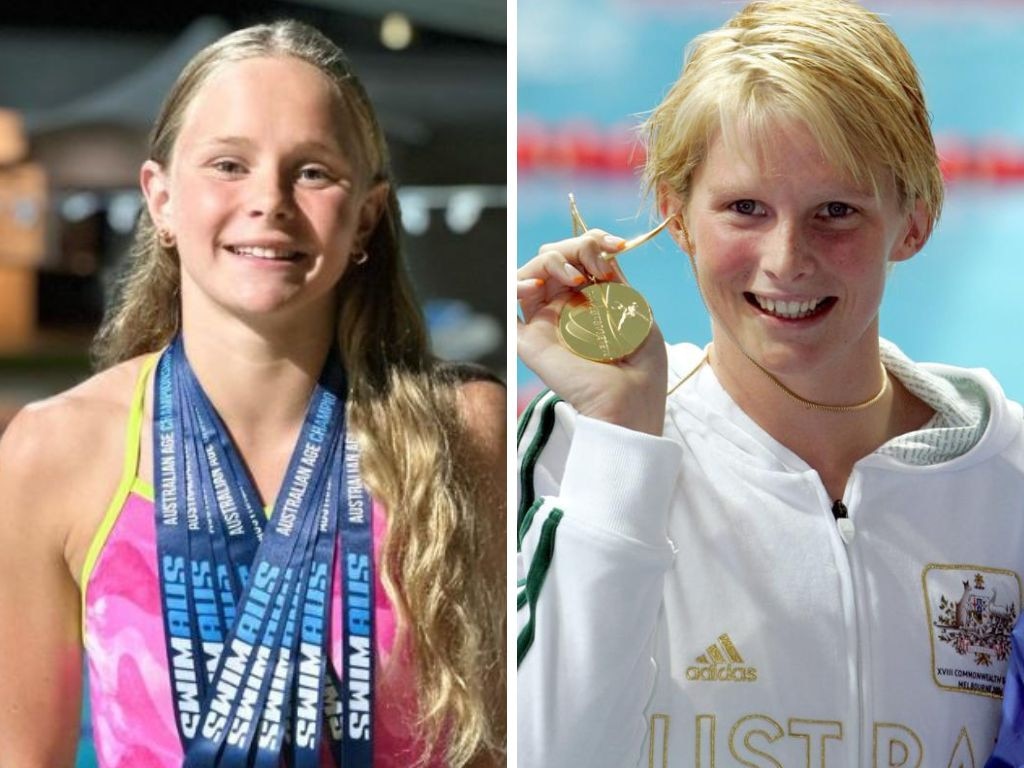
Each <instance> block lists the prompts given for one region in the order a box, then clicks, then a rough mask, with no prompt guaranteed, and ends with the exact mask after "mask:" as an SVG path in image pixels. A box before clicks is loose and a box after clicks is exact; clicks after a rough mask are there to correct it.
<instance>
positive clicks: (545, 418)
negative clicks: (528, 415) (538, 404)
mask: <svg viewBox="0 0 1024 768" xmlns="http://www.w3.org/2000/svg"><path fill="white" fill-rule="evenodd" d="M560 402H562V398H560V397H557V396H556V397H552V398H551V399H550V400H548V401H547V402H546V403H544V406H543V410H542V411H541V414H540V417H539V420H540V424H539V426H538V427H537V432H536V434H535V435H534V436H533V441H532V442H531V443H530V447H529V448H527V449H526V453H524V454H523V460H522V462H521V463H520V465H519V513H518V521H519V525H520V526H521V525H522V522H523V518H524V517H525V516H526V513H527V510H529V508H530V505H531V504H533V500H534V486H533V470H534V468H535V467H536V466H537V459H538V458H539V457H540V452H541V450H542V449H543V448H544V446H545V445H547V442H548V438H549V437H551V432H552V430H553V429H554V428H555V406H556V405H558V403H560Z"/></svg>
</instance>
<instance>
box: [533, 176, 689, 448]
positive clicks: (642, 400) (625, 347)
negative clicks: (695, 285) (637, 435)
mask: <svg viewBox="0 0 1024 768" xmlns="http://www.w3.org/2000/svg"><path fill="white" fill-rule="evenodd" d="M569 210H570V215H571V217H572V223H573V237H572V238H570V239H567V240H562V241H560V242H557V243H552V244H549V245H544V246H541V248H540V252H539V253H538V255H537V256H536V257H534V258H533V259H532V260H530V261H529V262H528V263H527V264H525V265H524V266H523V267H522V268H521V269H520V270H519V272H518V274H517V297H518V299H519V305H520V308H521V310H522V315H523V319H522V321H521V322H520V323H519V328H518V330H519V355H520V357H521V358H522V360H523V362H524V363H526V365H528V366H529V367H530V368H531V369H533V370H534V371H535V372H536V373H537V374H538V375H539V376H540V377H541V379H542V380H543V381H544V383H545V384H547V386H548V387H550V388H551V389H553V390H554V391H556V392H558V394H559V395H560V396H561V397H562V398H564V399H565V400H567V401H569V402H571V403H572V404H573V406H574V407H575V408H576V409H577V410H578V411H579V412H580V413H583V414H585V415H589V416H593V417H595V418H599V419H602V420H605V421H609V422H611V423H616V424H621V425H623V426H627V427H630V428H633V429H638V430H641V431H649V432H653V433H656V434H657V433H660V431H661V422H662V419H663V416H664V397H663V396H661V395H663V392H664V386H665V378H666V366H667V362H666V359H665V351H664V345H663V343H662V338H661V334H660V332H659V331H658V329H657V325H656V324H655V323H654V319H653V315H652V312H651V308H650V306H649V305H648V303H647V302H646V300H645V299H644V298H643V296H642V295H641V294H640V293H639V292H638V291H637V290H636V289H634V288H633V287H631V286H630V285H628V284H627V283H626V280H625V276H624V275H623V274H622V272H621V270H620V269H619V267H618V264H617V263H616V261H615V258H616V257H617V256H619V255H621V254H622V253H625V252H626V251H628V250H631V249H633V248H636V247H637V246H639V245H641V244H643V243H646V242H647V241H648V240H650V239H651V238H653V237H654V236H656V235H657V234H658V233H659V232H661V230H662V229H664V228H665V227H666V226H667V225H668V224H669V222H670V221H671V218H669V219H666V220H665V221H663V222H662V223H661V224H659V225H658V226H657V227H655V228H654V229H653V230H651V231H650V232H647V233H645V234H643V235H640V236H638V237H635V238H633V239H631V240H623V239H622V238H619V237H615V236H613V235H609V234H606V233H605V232H603V231H601V230H597V229H588V228H587V225H586V223H585V222H584V221H583V218H582V216H581V215H580V213H579V210H578V209H577V208H576V202H575V200H574V199H573V197H572V195H570V196H569ZM648 342H649V343H648ZM659 400H660V402H659ZM655 403H658V404H657V406H655V405H654V404H655Z"/></svg>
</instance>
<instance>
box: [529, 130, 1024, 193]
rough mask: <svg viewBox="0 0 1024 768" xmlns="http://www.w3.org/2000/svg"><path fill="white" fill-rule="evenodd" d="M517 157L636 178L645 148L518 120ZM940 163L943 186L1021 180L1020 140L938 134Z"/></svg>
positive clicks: (544, 166) (621, 135)
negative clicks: (965, 137) (634, 176)
mask: <svg viewBox="0 0 1024 768" xmlns="http://www.w3.org/2000/svg"><path fill="white" fill-rule="evenodd" d="M518 133H519V135H518V142H517V156H518V160H519V171H520V172H521V173H541V172H551V171H560V172H575V173H597V174H629V175H635V174H636V172H637V170H638V169H639V168H640V167H641V166H642V165H643V163H644V148H643V146H641V145H640V144H639V142H637V140H636V137H635V135H634V134H633V133H632V132H631V131H630V130H629V129H627V128H622V127H612V128H601V127H597V126H594V125H591V124H589V123H583V122H567V123H562V124H554V125H552V124H544V123H538V122H535V121H532V120H523V119H521V120H520V122H519V131H518ZM936 142H937V144H938V152H939V162H940V167H941V168H942V174H943V176H944V177H945V179H946V181H947V182H950V183H953V182H962V181H963V182H971V181H974V182H986V183H1021V182H1024V140H1016V141H1011V140H1006V139H1000V138H991V139H971V140H968V139H963V138H959V137H955V136H940V137H938V138H937V140H936Z"/></svg>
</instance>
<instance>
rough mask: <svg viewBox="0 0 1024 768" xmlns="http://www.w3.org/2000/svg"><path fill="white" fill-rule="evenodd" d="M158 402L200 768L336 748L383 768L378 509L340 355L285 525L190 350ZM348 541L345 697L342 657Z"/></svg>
mask: <svg viewBox="0 0 1024 768" xmlns="http://www.w3.org/2000/svg"><path fill="white" fill-rule="evenodd" d="M155 391H156V398H155V406H154V430H153V441H154V486H155V492H156V526H157V551H158V561H159V569H158V570H159V574H160V587H161V600H162V604H163V609H164V611H163V613H164V628H165V638H166V642H167V658H168V669H169V675H170V682H171V690H172V695H173V701H174V714H175V721H176V723H177V726H178V731H179V735H180V736H181V739H182V745H183V747H184V750H185V755H186V758H185V766H186V767H187V768H191V767H193V766H194V767H195V768H198V767H199V766H203V767H204V768H205V767H207V766H217V767H218V768H221V767H223V768H234V767H235V766H260V767H261V768H262V767H263V766H266V767H267V768H276V767H277V766H279V765H281V763H282V760H283V761H284V764H285V765H289V766H295V767H296V768H317V766H319V751H320V744H321V742H322V740H323V739H324V738H326V739H327V743H328V745H329V748H330V753H331V754H332V755H333V758H334V761H335V764H336V765H337V766H342V765H343V766H345V768H360V767H361V766H366V767H367V768H369V766H371V765H372V754H373V749H372V731H371V723H372V713H373V662H372V659H373V653H372V649H373V600H372V597H373V573H372V563H373V557H372V506H371V502H370V497H369V494H368V493H367V491H366V489H365V487H364V486H363V483H362V479H361V477H360V474H359V452H358V445H357V443H356V441H355V439H353V438H351V437H347V436H346V429H345V400H344V394H345V391H346V380H345V375H344V371H343V370H342V368H341V366H340V364H339V361H338V358H337V355H336V353H335V352H332V354H331V355H330V357H329V358H328V360H327V363H326V364H325V367H324V370H323V372H322V374H321V376H320V380H319V382H318V384H317V386H316V388H315V390H314V392H313V395H312V398H311V400H310V404H309V407H308V409H307V412H306V417H305V419H304V422H303V427H302V431H301V433H300V436H299V440H298V443H297V445H296V449H295V451H294V453H293V455H292V458H291V461H290V463H289V467H288V470H287V472H286V474H285V479H284V483H283V484H282V489H281V492H280V493H279V495H278V499H277V502H276V503H275V507H274V511H273V514H272V516H271V519H270V522H269V523H266V522H265V521H264V516H263V513H262V510H261V509H260V504H259V500H258V499H259V496H258V493H257V492H256V489H255V486H254V484H253V483H252V479H251V478H250V476H249V474H248V472H247V470H246V469H245V466H244V464H243V463H242V461H241V458H240V457H239V455H238V452H237V450H236V449H235V447H234V444H233V443H232V441H231V438H230V436H229V435H228V432H227V430H226V428H225V427H224V425H223V423H222V422H221V421H220V418H219V416H218V415H217V413H216V411H215V410H214V408H213V406H212V404H211V403H210V401H209V399H208V398H207V397H206V394H205V393H204V392H203V390H202V387H201V386H200V385H199V382H198V380H197V379H196V378H195V375H194V374H193V372H192V370H191V368H190V366H189V364H188V361H187V359H186V357H185V351H184V345H183V342H182V340H181V338H180V337H178V338H177V339H175V341H174V342H173V343H172V344H171V346H170V347H169V348H168V349H167V350H166V352H165V353H164V354H163V355H162V356H161V359H160V361H159V364H158V366H157V372H156V386H155ZM339 530H340V532H341V535H342V538H341V542H342V552H341V569H342V574H343V579H342V583H343V585H344V589H343V600H342V617H341V618H342V624H343V628H344V630H343V636H344V637H345V644H346V647H345V649H344V650H343V656H344V664H343V670H344V678H343V684H342V683H339V682H338V680H337V675H336V673H335V672H334V670H333V667H332V665H331V663H330V660H329V653H328V647H327V646H328V642H327V639H328V632H329V627H330V611H331V594H332V588H333V574H334V568H333V565H334V561H335V554H336V542H337V538H338V536H337V534H338V532H339ZM346 722H347V723H348V728H347V730H346V728H345V723H346ZM324 724H326V725H327V728H326V733H324V728H323V726H324Z"/></svg>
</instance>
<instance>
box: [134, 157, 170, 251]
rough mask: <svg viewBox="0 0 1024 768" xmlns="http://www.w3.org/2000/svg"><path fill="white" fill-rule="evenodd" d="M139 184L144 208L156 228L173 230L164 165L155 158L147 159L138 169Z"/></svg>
mask: <svg viewBox="0 0 1024 768" xmlns="http://www.w3.org/2000/svg"><path fill="white" fill-rule="evenodd" d="M139 186H141V187H142V194H143V196H144V197H145V198H146V209H147V210H148V211H149V217H150V218H151V219H152V220H153V225H154V226H155V227H156V228H157V229H158V230H165V231H168V232H171V233H173V232H174V225H173V215H172V214H173V210H172V208H171V192H170V183H169V180H168V178H167V172H166V171H165V170H164V167H163V166H162V165H160V163H158V162H157V161H156V160H147V161H146V162H144V163H143V164H142V168H141V169H140V170H139Z"/></svg>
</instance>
